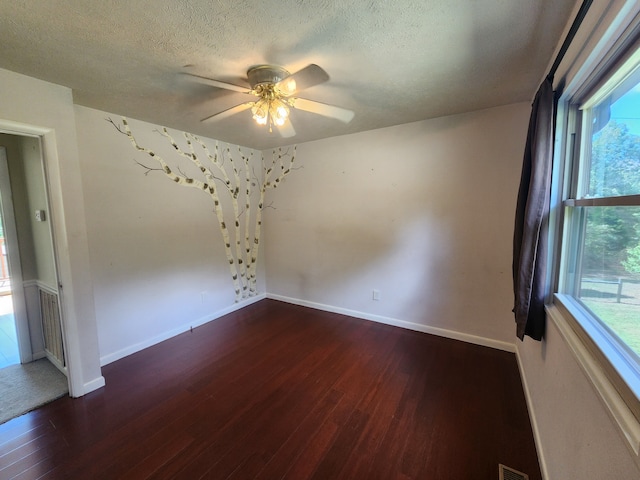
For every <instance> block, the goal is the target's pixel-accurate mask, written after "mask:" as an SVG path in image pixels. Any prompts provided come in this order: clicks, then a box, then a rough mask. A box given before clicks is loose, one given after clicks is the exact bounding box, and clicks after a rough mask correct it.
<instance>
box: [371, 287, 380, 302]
mask: <svg viewBox="0 0 640 480" xmlns="http://www.w3.org/2000/svg"><path fill="white" fill-rule="evenodd" d="M372 298H373V299H374V300H376V301H378V300H380V290H376V289H375V288H374V289H373V295H372Z"/></svg>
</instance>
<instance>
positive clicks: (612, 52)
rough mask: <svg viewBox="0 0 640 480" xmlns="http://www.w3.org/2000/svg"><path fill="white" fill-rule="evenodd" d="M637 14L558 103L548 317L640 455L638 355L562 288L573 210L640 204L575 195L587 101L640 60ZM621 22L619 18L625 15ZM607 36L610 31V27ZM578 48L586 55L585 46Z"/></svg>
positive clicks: (637, 199)
mask: <svg viewBox="0 0 640 480" xmlns="http://www.w3.org/2000/svg"><path fill="white" fill-rule="evenodd" d="M621 4H624V2H621ZM632 13H633V15H630V10H628V9H627V10H626V11H625V9H624V8H621V11H620V15H619V17H623V16H624V15H626V17H627V18H626V19H627V20H628V22H627V23H626V24H625V26H624V28H620V25H618V27H617V28H618V32H616V33H617V37H616V38H615V39H614V40H612V39H611V38H608V39H606V42H605V41H602V42H599V44H598V45H599V46H598V48H595V49H594V51H593V52H591V54H590V55H588V56H587V57H588V58H590V59H591V60H590V62H589V61H587V60H585V61H584V65H582V66H580V69H579V70H578V72H577V73H576V72H575V71H574V72H573V75H574V78H573V84H571V85H569V86H568V88H567V89H566V91H565V93H564V94H563V95H562V97H561V98H560V101H559V104H558V117H557V131H556V148H555V158H554V170H553V175H554V184H553V187H552V188H553V191H552V210H551V217H550V227H551V228H550V235H551V237H550V239H551V245H552V248H551V253H550V255H551V258H550V265H551V267H552V268H551V269H550V275H549V279H548V281H549V284H550V286H551V288H550V291H552V292H554V293H553V294H552V295H551V297H550V299H549V302H548V306H547V312H548V320H549V321H552V322H554V324H555V325H556V326H557V328H558V330H559V331H560V333H561V335H562V337H563V338H564V340H565V341H566V342H567V345H568V346H569V348H570V349H571V350H572V352H573V354H574V356H575V358H576V359H577V361H578V363H579V364H580V366H581V367H582V369H583V371H584V372H585V373H586V375H587V377H588V378H589V379H590V381H591V383H592V385H593V386H594V388H595V390H596V391H597V392H598V393H599V395H600V398H601V399H602V401H603V403H604V404H605V406H606V407H607V409H608V411H609V413H610V415H611V417H612V418H613V420H614V421H615V423H616V424H617V425H618V427H619V428H620V429H621V432H622V433H623V435H624V437H625V438H626V440H627V442H628V445H629V447H630V449H631V450H632V451H633V452H635V454H636V455H638V456H640V367H639V364H638V362H637V358H636V357H635V355H634V354H632V353H630V352H629V351H627V350H626V349H625V348H624V347H623V348H620V344H619V342H618V340H617V339H616V337H615V335H612V334H611V332H610V330H609V329H608V327H606V326H605V325H604V324H603V323H602V322H601V321H600V320H597V319H596V318H595V317H594V316H593V314H592V313H591V312H590V311H589V310H588V309H587V308H585V307H584V305H583V304H582V303H581V302H580V301H579V300H578V299H577V298H575V297H573V296H571V295H569V294H567V293H564V292H565V291H567V290H566V285H568V284H570V283H571V281H572V280H571V278H569V277H570V273H569V272H568V271H567V270H566V269H565V266H566V265H567V262H566V261H563V259H564V258H568V257H570V256H572V255H576V254H577V248H579V247H576V242H575V240H576V235H580V232H576V231H575V225H577V224H578V222H571V218H570V216H571V215H576V214H580V210H584V209H586V208H589V207H590V206H599V205H602V206H611V205H614V204H618V203H619V204H620V205H640V196H638V195H633V196H628V197H618V198H617V199H615V200H613V202H612V200H611V198H602V199H587V198H579V197H578V198H577V197H576V194H577V193H578V191H577V185H578V184H579V182H580V179H579V178H576V177H577V176H576V171H575V169H572V165H571V164H572V163H573V162H574V161H575V162H578V161H579V160H578V156H579V153H580V148H581V141H580V139H581V135H582V134H583V133H585V132H582V131H581V124H582V122H581V112H580V109H579V107H580V106H581V102H583V101H584V100H587V99H589V98H593V96H594V94H595V93H596V92H599V91H602V90H603V89H604V90H606V85H607V82H609V83H617V82H619V80H620V79H619V78H616V75H615V74H614V75H613V76H612V75H611V73H610V72H614V71H617V70H619V69H622V68H624V64H625V63H627V62H629V61H637V60H638V59H636V60H633V59H631V56H632V55H631V54H629V53H624V52H633V51H635V50H636V49H638V52H640V13H639V11H638V10H637V9H636V10H635V11H634V12H632ZM616 21H618V22H620V20H619V18H618V19H616ZM615 23H616V22H615V21H614V22H612V24H615ZM608 35H609V36H611V35H612V33H611V32H608ZM632 39H633V41H632ZM632 45H633V47H632ZM598 49H599V51H596V50H598ZM579 53H580V54H581V55H583V56H584V51H583V52H579ZM578 56H579V55H578ZM638 56H639V57H640V53H638ZM593 57H597V58H598V61H594V59H593ZM574 68H575V66H574ZM571 73H572V72H569V74H571ZM595 101H597V99H596V100H595ZM582 106H584V105H582ZM587 107H588V104H587Z"/></svg>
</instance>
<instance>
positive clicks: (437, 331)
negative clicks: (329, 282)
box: [267, 293, 516, 353]
mask: <svg viewBox="0 0 640 480" xmlns="http://www.w3.org/2000/svg"><path fill="white" fill-rule="evenodd" d="M267 298H271V299H273V300H280V301H282V302H286V303H292V304H294V305H300V306H302V307H309V308H314V309H316V310H324V311H325V312H331V313H339V314H341V315H348V316H350V317H355V318H360V319H363V320H370V321H372V322H377V323H384V324H386V325H393V326H395V327H400V328H406V329H408V330H415V331H418V332H423V333H429V334H431V335H437V336H439V337H445V338H451V339H453V340H461V341H463V342H467V343H473V344H475V345H482V346H484V347H491V348H495V349H498V350H504V351H506V352H510V353H515V351H516V346H515V343H508V342H502V341H500V340H493V339H491V338H485V337H479V336H476V335H470V334H468V333H461V332H456V331H454V330H447V329H445V328H439V327H431V326H429V325H422V324H420V323H413V322H407V321H405V320H398V319H396V318H391V317H384V316H381V315H373V314H371V313H365V312H359V311H357V310H349V309H346V308H340V307H334V306H332V305H325V304H322V303H315V302H309V301H307V300H300V299H297V298H291V297H285V296H282V295H276V294H273V293H267Z"/></svg>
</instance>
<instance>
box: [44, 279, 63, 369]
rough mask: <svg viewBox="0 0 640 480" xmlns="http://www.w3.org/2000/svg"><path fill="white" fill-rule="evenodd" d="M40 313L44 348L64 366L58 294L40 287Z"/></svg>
mask: <svg viewBox="0 0 640 480" xmlns="http://www.w3.org/2000/svg"><path fill="white" fill-rule="evenodd" d="M40 313H41V315H42V331H43V334H44V348H45V350H46V352H47V354H48V356H49V358H50V359H51V357H53V359H54V360H55V361H56V362H57V363H59V364H60V366H61V367H64V366H65V361H64V348H63V345H62V328H61V325H60V308H59V307H58V295H57V294H56V293H54V292H48V291H46V290H44V289H42V288H41V289H40Z"/></svg>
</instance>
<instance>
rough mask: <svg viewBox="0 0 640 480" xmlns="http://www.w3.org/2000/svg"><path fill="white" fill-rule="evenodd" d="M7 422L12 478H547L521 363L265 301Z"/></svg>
mask: <svg viewBox="0 0 640 480" xmlns="http://www.w3.org/2000/svg"><path fill="white" fill-rule="evenodd" d="M103 374H104V376H105V379H106V382H107V385H106V387H105V388H103V389H100V390H99V391H96V392H93V393H91V394H89V395H86V396H85V397H82V398H79V399H72V398H68V397H67V398H63V399H60V400H57V401H55V402H52V403H50V404H49V405H46V406H45V407H42V408H40V409H38V410H36V411H33V412H31V413H29V414H26V415H24V416H22V417H19V418H16V419H14V420H11V421H9V422H7V423H5V424H3V425H0V478H2V479H9V478H19V479H27V478H28V479H33V478H47V479H52V478H72V479H75V478H78V479H102V478H104V479H121V478H131V479H137V478H153V479H174V478H179V479H183V478H184V479H198V478H214V479H253V478H256V479H280V478H286V479H294V480H298V479H322V480H325V479H430V480H437V479H443V480H444V479H446V480H458V479H460V480H477V479H492V480H496V479H497V478H498V464H499V463H503V464H505V465H507V466H509V467H512V468H515V469H517V470H520V471H523V472H525V473H527V474H529V476H530V479H531V480H539V479H540V478H541V477H540V470H539V467H538V460H537V456H536V451H535V446H534V442H533V435H532V431H531V427H530V423H529V417H528V414H527V409H526V405H525V399H524V394H523V391H522V385H521V382H520V377H519V374H518V369H517V365H516V359H515V356H514V355H513V354H510V353H506V352H502V351H498V350H493V349H490V348H486V347H480V346H476V345H470V344H466V343H463V342H458V341H455V340H449V339H444V338H439V337H435V336H431V335H427V334H423V333H418V332H413V331H409V330H403V329H400V328H396V327H391V326H387V325H381V324H377V323H373V322H368V321H365V320H358V319H354V318H350V317H345V316H341V315H336V314H331V313H326V312H320V311H316V310H311V309H307V308H304V307H299V306H294V305H289V304H286V303H281V302H277V301H273V300H262V301H260V302H258V303H256V304H253V305H251V306H249V307H246V308H244V309H243V310H240V311H238V312H236V313H233V314H230V315H227V316H225V317H223V318H220V319H218V320H216V321H214V322H211V323H209V324H207V325H204V326H202V327H199V328H196V329H194V330H193V332H188V333H185V334H182V335H180V336H178V337H175V338H172V339H170V340H168V341H166V342H163V343H161V344H159V345H156V346H154V347H151V348H148V349H146V350H144V351H142V352H139V353H136V354H134V355H131V356H129V357H127V358H124V359H122V360H119V361H117V362H114V363H112V364H110V365H107V366H106V367H104V368H103Z"/></svg>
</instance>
